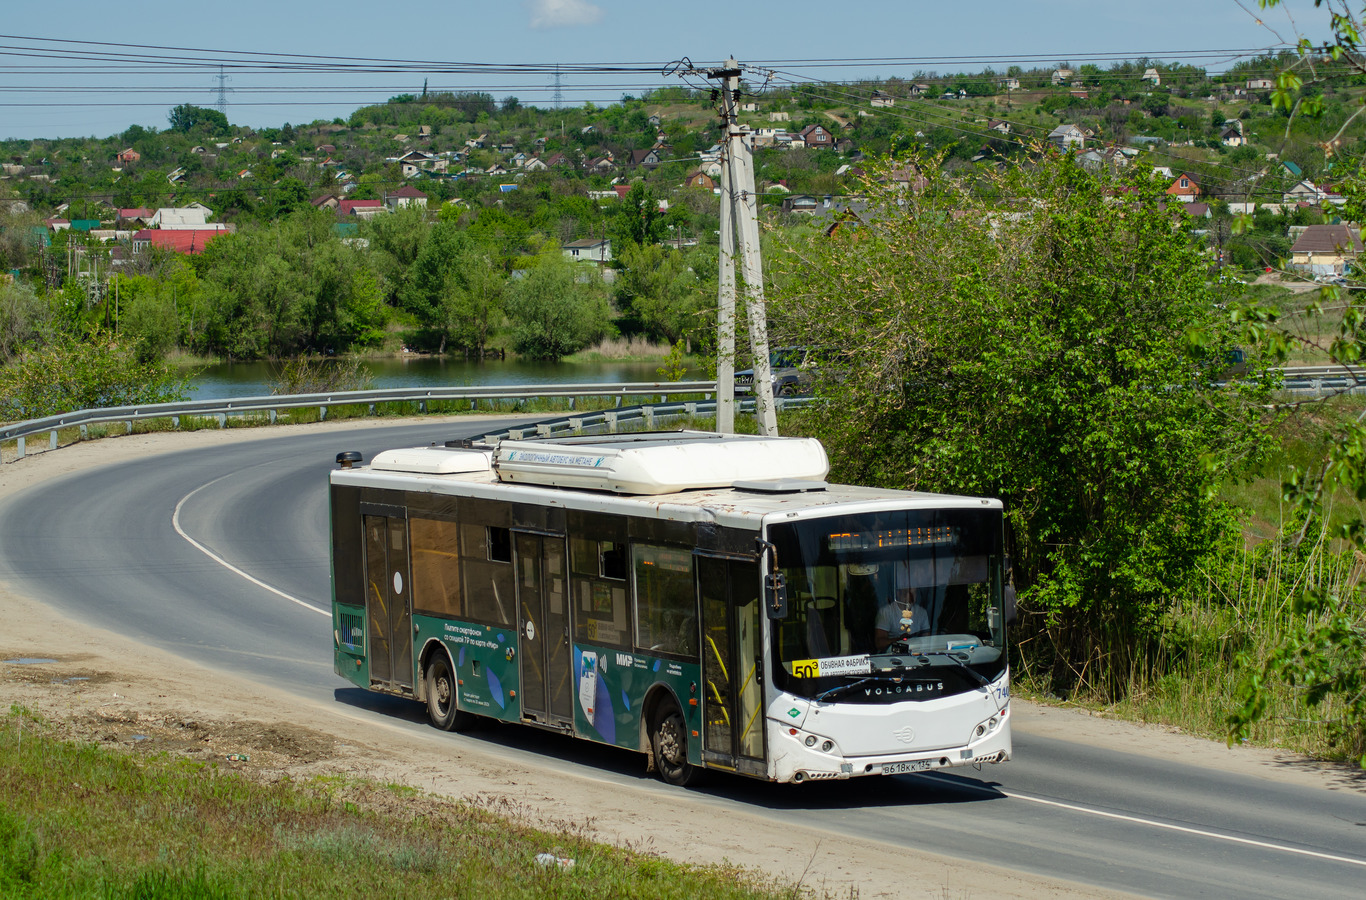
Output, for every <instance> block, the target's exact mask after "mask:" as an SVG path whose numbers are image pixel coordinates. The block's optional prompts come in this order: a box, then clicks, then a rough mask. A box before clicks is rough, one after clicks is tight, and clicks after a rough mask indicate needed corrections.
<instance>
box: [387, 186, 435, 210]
mask: <svg viewBox="0 0 1366 900" xmlns="http://www.w3.org/2000/svg"><path fill="white" fill-rule="evenodd" d="M384 205H385V206H387V207H389V208H390V209H393V210H398V209H403V208H404V207H406V206H420V207H422V208H423V209H426V208H427V195H426V194H424V193H422V192H421V191H419V190H418V189H417V188H415V187H413V186H412V185H407V184H405V185H404V186H403V187H401V188H399V189H398V190H396V191H387V192H385V194H384Z"/></svg>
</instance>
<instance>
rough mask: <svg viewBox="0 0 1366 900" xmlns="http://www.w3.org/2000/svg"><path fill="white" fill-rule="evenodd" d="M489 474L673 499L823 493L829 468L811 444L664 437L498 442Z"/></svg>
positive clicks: (684, 434)
mask: <svg viewBox="0 0 1366 900" xmlns="http://www.w3.org/2000/svg"><path fill="white" fill-rule="evenodd" d="M493 468H494V470H495V471H496V472H497V473H498V478H499V480H500V481H506V482H520V483H525V484H536V485H542V486H546V487H568V488H583V489H587V490H599V491H611V492H612V493H616V494H671V493H676V492H678V491H686V490H696V489H702V488H732V487H738V486H739V485H740V484H742V483H743V484H757V483H760V482H763V483H767V484H774V483H783V482H786V483H789V484H795V483H799V482H804V483H806V484H808V485H811V484H813V483H815V482H819V483H820V484H821V485H822V486H824V478H825V476H826V474H827V473H828V472H829V471H830V461H829V459H828V458H827V457H826V455H825V448H824V447H822V446H821V444H820V442H819V441H817V440H815V439H814V438H780V437H763V436H760V435H742V434H716V433H715V432H709V431H669V432H643V433H637V434H612V435H594V436H582V437H566V438H539V439H536V440H502V441H499V442H498V446H497V448H496V449H495V450H494V451H493ZM804 489H806V490H815V489H816V488H815V487H814V486H811V487H807V488H804ZM764 490H772V488H764Z"/></svg>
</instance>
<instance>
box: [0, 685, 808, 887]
mask: <svg viewBox="0 0 1366 900" xmlns="http://www.w3.org/2000/svg"><path fill="white" fill-rule="evenodd" d="M52 731H53V729H52V727H51V726H50V725H49V724H48V723H46V722H45V721H43V720H42V719H41V718H36V717H35V716H34V714H33V713H32V712H30V711H28V710H26V709H23V708H20V707H11V709H10V712H9V715H8V716H7V717H5V718H4V720H3V721H2V722H0V895H3V896H6V897H25V898H59V897H60V898H85V897H90V898H124V897H127V898H148V900H152V898H156V900H178V898H196V900H199V898H239V897H241V898H254V897H359V896H390V897H422V896H435V897H490V896H491V897H544V896H556V897H611V898H617V897H698V896H705V897H717V898H741V897H762V898H767V897H798V896H802V897H806V896H810V894H809V892H807V891H804V890H802V889H800V888H798V887H797V886H792V885H785V884H780V883H777V882H774V881H770V880H765V879H764V878H763V877H762V876H759V875H756V874H755V873H753V872H748V871H743V870H740V869H736V868H731V867H719V866H692V865H684V864H679V863H674V862H671V861H668V860H665V859H662V858H660V857H658V856H655V855H650V854H645V853H640V852H634V851H632V850H630V849H628V848H621V847H612V846H608V845H605V844H602V843H598V842H595V841H593V840H591V839H590V838H589V837H588V836H587V835H586V834H585V833H584V830H583V828H581V827H579V828H570V829H567V830H564V831H561V832H551V831H544V830H538V829H535V828H531V827H528V826H525V825H522V824H520V823H519V822H517V821H516V820H515V819H513V818H509V817H508V816H506V815H502V814H499V812H498V811H495V810H490V809H483V808H480V807H478V806H475V805H472V804H468V803H460V802H454V801H448V800H444V799H441V798H436V797H432V796H428V795H425V794H422V793H420V792H416V791H413V790H411V789H409V788H401V787H396V786H385V785H378V784H374V783H369V782H362V781H351V780H340V779H337V778H326V779H316V780H311V781H308V782H291V781H288V780H284V781H277V782H274V783H270V784H260V783H256V782H253V781H252V780H250V779H248V778H246V777H244V776H242V775H241V774H239V773H237V772H233V771H229V770H225V769H220V768H219V767H217V766H216V765H213V764H210V763H204V762H200V761H190V760H185V759H182V758H178V757H172V756H170V755H165V754H163V755H155V756H146V757H134V756H131V755H128V754H125V753H119V752H114V751H111V750H108V749H105V748H102V747H98V746H95V745H92V744H81V743H75V742H70V741H64V740H61V739H59V738H57V737H56V736H55V735H54V734H53V733H52ZM543 853H549V854H551V855H552V856H554V857H555V858H556V859H561V858H563V859H573V860H575V863H574V866H573V867H572V868H568V869H566V868H562V867H561V866H559V865H550V866H543V865H541V864H539V863H538V862H537V860H536V857H537V856H538V855H539V854H543Z"/></svg>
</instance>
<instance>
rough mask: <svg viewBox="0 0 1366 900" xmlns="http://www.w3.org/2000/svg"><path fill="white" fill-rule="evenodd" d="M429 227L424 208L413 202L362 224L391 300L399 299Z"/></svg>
mask: <svg viewBox="0 0 1366 900" xmlns="http://www.w3.org/2000/svg"><path fill="white" fill-rule="evenodd" d="M428 230H429V229H428V227H427V220H426V216H425V214H424V211H423V210H422V209H420V208H418V207H416V206H407V207H404V208H402V209H399V210H397V211H395V212H393V213H392V214H389V215H384V216H376V217H375V218H373V219H371V220H370V222H369V223H368V224H367V225H366V226H365V231H364V234H365V235H366V237H367V239H368V240H369V241H370V255H371V260H372V265H373V266H374V269H375V271H376V272H377V273H378V274H379V276H380V284H381V287H382V288H383V290H384V294H385V296H386V297H388V298H389V300H390V302H393V303H400V302H401V300H400V298H401V297H402V296H403V292H404V290H405V289H406V287H407V284H408V278H409V274H410V270H411V268H412V265H413V262H414V261H416V260H417V256H418V254H419V253H421V252H422V245H423V244H424V243H425V242H426V240H427V233H428Z"/></svg>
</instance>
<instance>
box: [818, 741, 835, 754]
mask: <svg viewBox="0 0 1366 900" xmlns="http://www.w3.org/2000/svg"><path fill="white" fill-rule="evenodd" d="M834 749H835V742H834V741H826V742H825V743H823V744H821V752H822V753H829V752H830V751H831V750H834Z"/></svg>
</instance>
